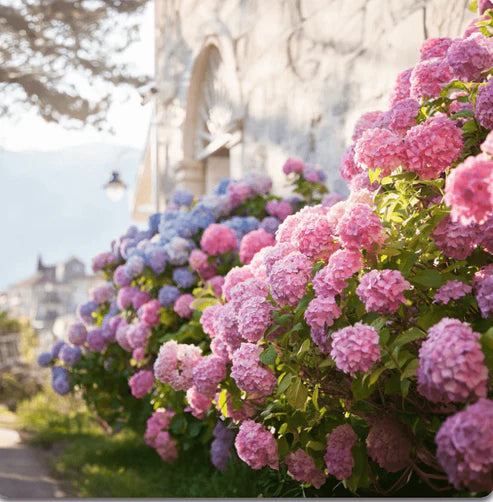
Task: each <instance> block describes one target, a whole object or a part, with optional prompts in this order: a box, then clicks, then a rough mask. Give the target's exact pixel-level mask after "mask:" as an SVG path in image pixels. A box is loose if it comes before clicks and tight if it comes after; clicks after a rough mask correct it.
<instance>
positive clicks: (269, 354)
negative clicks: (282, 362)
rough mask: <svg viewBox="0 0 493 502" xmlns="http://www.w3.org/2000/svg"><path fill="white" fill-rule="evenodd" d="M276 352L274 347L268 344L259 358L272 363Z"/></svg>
mask: <svg viewBox="0 0 493 502" xmlns="http://www.w3.org/2000/svg"><path fill="white" fill-rule="evenodd" d="M276 358H277V352H276V349H275V348H274V347H273V346H272V345H269V346H268V347H267V348H266V349H265V350H264V351H263V352H262V353H261V354H260V356H259V359H260V361H261V362H263V363H264V364H274V363H275V362H276Z"/></svg>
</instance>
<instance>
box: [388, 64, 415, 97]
mask: <svg viewBox="0 0 493 502" xmlns="http://www.w3.org/2000/svg"><path fill="white" fill-rule="evenodd" d="M412 72H413V69H412V68H408V69H407V70H404V71H403V72H401V73H399V75H397V79H396V82H395V86H394V90H393V91H392V93H391V95H390V105H391V106H394V105H395V104H396V103H398V102H399V101H402V100H403V99H406V98H409V97H410V92H411V82H410V78H411V74H412Z"/></svg>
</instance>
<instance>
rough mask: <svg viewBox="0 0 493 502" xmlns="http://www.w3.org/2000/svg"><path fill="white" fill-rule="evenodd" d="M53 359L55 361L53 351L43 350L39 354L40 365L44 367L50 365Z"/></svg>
mask: <svg viewBox="0 0 493 502" xmlns="http://www.w3.org/2000/svg"><path fill="white" fill-rule="evenodd" d="M51 361H53V355H52V354H51V352H42V353H41V354H39V356H38V366H41V367H42V368H46V367H47V366H49V365H50V363H51Z"/></svg>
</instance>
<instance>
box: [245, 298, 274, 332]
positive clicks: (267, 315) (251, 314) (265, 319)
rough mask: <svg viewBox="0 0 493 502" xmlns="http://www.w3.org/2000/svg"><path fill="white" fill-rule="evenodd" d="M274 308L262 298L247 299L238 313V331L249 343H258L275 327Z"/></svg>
mask: <svg viewBox="0 0 493 502" xmlns="http://www.w3.org/2000/svg"><path fill="white" fill-rule="evenodd" d="M273 310H274V307H273V306H272V305H271V304H270V303H269V302H268V301H267V300H266V299H265V298H262V297H261V296H252V297H251V298H249V299H246V300H245V301H244V302H243V303H242V305H241V307H240V309H239V311H238V331H239V333H240V335H241V336H242V337H243V338H244V339H245V340H247V341H248V342H258V341H259V340H260V339H261V338H262V337H263V336H264V333H265V332H266V331H267V329H268V328H270V327H271V326H272V325H273V319H272V311H273Z"/></svg>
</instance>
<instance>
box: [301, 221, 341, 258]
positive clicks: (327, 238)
mask: <svg viewBox="0 0 493 502" xmlns="http://www.w3.org/2000/svg"><path fill="white" fill-rule="evenodd" d="M333 232H334V229H333V228H332V227H331V226H330V224H329V220H328V219H327V217H326V215H325V214H317V213H313V212H300V218H299V221H298V225H297V226H296V228H295V229H294V231H293V234H292V236H291V243H292V244H293V245H294V246H295V247H296V248H297V249H298V250H299V251H300V252H301V253H303V254H304V255H305V256H308V258H311V259H313V260H318V259H327V258H328V257H329V256H330V255H331V254H332V253H334V251H336V250H337V249H339V246H340V244H339V243H338V242H336V241H335V240H334V236H333Z"/></svg>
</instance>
